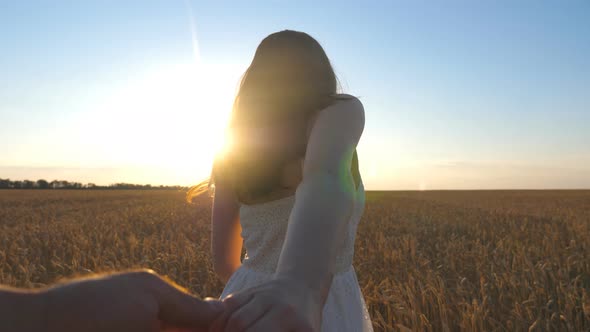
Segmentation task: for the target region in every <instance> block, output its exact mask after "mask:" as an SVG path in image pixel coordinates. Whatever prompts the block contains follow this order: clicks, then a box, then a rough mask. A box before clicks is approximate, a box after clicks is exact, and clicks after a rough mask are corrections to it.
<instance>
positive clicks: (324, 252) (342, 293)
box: [190, 30, 372, 332]
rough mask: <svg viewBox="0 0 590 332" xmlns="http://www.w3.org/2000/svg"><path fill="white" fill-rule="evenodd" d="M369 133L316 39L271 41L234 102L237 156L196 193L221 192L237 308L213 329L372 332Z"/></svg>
mask: <svg viewBox="0 0 590 332" xmlns="http://www.w3.org/2000/svg"><path fill="white" fill-rule="evenodd" d="M363 129H364V109H363V106H362V104H361V103H360V101H359V100H358V99H356V98H354V97H352V96H350V95H342V94H337V80H336V76H335V74H334V71H333V69H332V66H331V64H330V61H329V60H328V57H327V56H326V54H325V52H324V50H323V49H322V47H321V46H320V44H319V43H318V42H317V41H316V40H315V39H313V38H312V37H310V36H309V35H307V34H305V33H302V32H297V31H290V30H285V31H280V32H277V33H273V34H271V35H269V36H268V37H266V38H265V39H264V40H263V41H262V42H261V43H260V45H259V46H258V48H257V50H256V54H255V55H254V59H253V60H252V63H251V65H250V67H249V68H248V70H247V71H246V73H245V74H244V76H243V78H242V82H241V85H240V89H239V92H238V94H237V97H236V99H235V103H234V109H233V113H232V115H231V119H230V123H229V127H228V130H229V135H228V136H229V137H231V143H230V144H229V148H228V149H227V151H226V153H225V154H224V155H223V156H222V157H219V158H217V159H216V160H215V162H214V165H213V171H212V175H211V178H210V179H209V180H208V181H206V182H203V183H201V184H200V185H198V186H196V187H194V188H193V190H191V192H190V195H191V196H194V195H195V194H198V193H199V192H203V190H206V188H207V187H209V188H211V187H213V186H214V200H213V213H212V254H213V265H214V269H215V271H216V273H217V274H218V275H219V277H220V278H221V279H222V280H224V281H225V282H226V286H225V289H224V290H223V293H222V295H221V299H223V300H224V302H225V303H226V306H227V307H226V311H225V312H224V313H223V314H222V315H220V317H218V319H217V321H216V322H215V324H214V325H213V326H212V330H214V331H217V330H218V331H222V330H225V331H242V330H248V331H274V330H278V329H281V328H291V327H292V328H294V329H296V328H300V327H311V328H312V330H314V331H320V330H321V331H339V332H340V331H354V332H359V331H372V325H371V321H370V318H369V315H368V312H367V308H366V305H365V301H364V299H363V296H362V294H361V291H360V288H359V285H358V281H357V277H356V273H355V270H354V268H353V266H352V260H353V254H354V241H355V234H356V229H357V226H358V223H359V220H360V219H361V216H362V214H363V210H364V205H365V192H364V186H363V182H362V179H361V176H360V173H359V169H358V158H357V154H356V146H357V144H358V142H359V139H360V137H361V134H362V132H363ZM242 244H244V246H245V248H246V256H245V258H244V259H243V261H241V260H240V257H241V251H242ZM289 324H291V325H289ZM288 325H289V326H288Z"/></svg>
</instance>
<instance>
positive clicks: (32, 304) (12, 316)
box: [0, 288, 45, 332]
mask: <svg viewBox="0 0 590 332" xmlns="http://www.w3.org/2000/svg"><path fill="white" fill-rule="evenodd" d="M43 294H44V293H43V292H41V291H24V290H17V289H11V288H0V331H18V332H29V331H31V332H39V331H44V330H45V329H44V328H45V326H44V321H45V309H44V305H43V297H44V296H43Z"/></svg>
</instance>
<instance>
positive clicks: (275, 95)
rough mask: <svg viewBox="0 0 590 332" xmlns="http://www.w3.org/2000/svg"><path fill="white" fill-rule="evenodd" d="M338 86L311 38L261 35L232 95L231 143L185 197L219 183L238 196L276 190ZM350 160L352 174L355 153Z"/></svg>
mask: <svg viewBox="0 0 590 332" xmlns="http://www.w3.org/2000/svg"><path fill="white" fill-rule="evenodd" d="M337 90H338V81H337V78H336V75H335V73H334V70H333V68H332V65H331V64H330V60H329V59H328V56H327V55H326V53H325V52H324V50H323V48H322V46H321V45H320V44H319V43H318V42H317V41H316V40H315V39H314V38H312V37H311V36H309V35H308V34H306V33H303V32H298V31H292V30H283V31H280V32H276V33H273V34H271V35H269V36H268V37H266V38H264V39H263V40H262V42H261V43H260V45H259V46H258V48H257V49H256V53H255V54H254V59H253V60H252V63H251V64H250V66H249V67H248V69H247V70H246V72H245V73H244V75H243V76H242V80H241V83H240V88H239V90H238V93H237V96H236V98H235V100H234V104H233V109H232V114H231V117H230V121H229V124H228V128H227V130H228V135H227V137H230V138H231V142H229V144H228V147H227V148H226V151H225V152H224V153H223V154H220V155H218V156H217V157H216V158H215V160H214V162H213V168H212V172H211V176H210V177H209V178H208V179H206V180H204V181H202V182H201V183H199V184H198V185H196V186H193V187H191V188H190V190H189V192H188V194H187V199H188V200H189V201H192V199H193V198H194V197H195V196H198V195H199V194H202V193H204V192H207V191H209V192H210V193H211V194H212V193H213V190H212V189H214V185H215V183H222V182H223V183H227V184H228V185H229V186H230V187H231V188H232V190H233V191H234V193H235V194H236V196H237V197H238V199H239V200H240V201H244V200H248V199H252V198H256V197H260V196H263V195H265V194H268V193H270V192H272V191H273V190H276V189H277V188H278V187H279V185H280V183H279V182H280V178H279V177H280V175H281V173H280V172H281V170H282V166H283V165H284V164H285V163H287V162H289V161H292V160H295V159H299V158H302V157H303V156H304V155H305V148H306V145H307V132H308V129H309V124H310V123H309V122H310V119H311V117H312V116H313V115H314V114H315V113H316V112H317V111H319V110H321V109H323V108H325V107H327V106H329V105H330V104H331V103H333V102H334V101H335V100H336V99H341V98H343V97H339V96H338V95H337ZM264 133H266V135H263V134H264ZM268 137H272V139H268ZM354 162H355V164H354V165H353V168H354V170H355V171H356V174H355V177H356V175H357V174H358V159H357V156H356V152H355V154H354Z"/></svg>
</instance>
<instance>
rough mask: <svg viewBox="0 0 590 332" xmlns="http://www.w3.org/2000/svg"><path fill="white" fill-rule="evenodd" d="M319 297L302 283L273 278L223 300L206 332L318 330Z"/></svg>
mask: <svg viewBox="0 0 590 332" xmlns="http://www.w3.org/2000/svg"><path fill="white" fill-rule="evenodd" d="M322 298H323V296H321V294H318V292H316V291H314V290H312V289H311V288H309V287H307V286H306V285H305V284H304V283H302V282H299V281H297V280H294V279H288V278H284V277H283V278H275V279H273V280H271V281H270V282H267V283H264V284H262V285H260V286H257V287H253V288H250V289H246V290H244V291H241V292H238V293H235V294H231V295H230V296H229V297H227V298H226V299H225V300H224V301H223V304H224V305H225V311H224V313H222V314H221V315H220V316H219V317H218V318H217V319H216V320H215V321H214V322H213V323H212V324H211V326H210V330H209V331H211V332H223V331H232V332H234V331H248V332H253V331H296V332H313V331H319V330H320V325H321V320H322V316H321V314H322V309H323V301H322Z"/></svg>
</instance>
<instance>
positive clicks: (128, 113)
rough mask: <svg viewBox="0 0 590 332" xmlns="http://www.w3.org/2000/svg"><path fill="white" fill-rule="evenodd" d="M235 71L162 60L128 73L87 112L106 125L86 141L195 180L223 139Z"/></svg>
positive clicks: (94, 123)
mask: <svg viewBox="0 0 590 332" xmlns="http://www.w3.org/2000/svg"><path fill="white" fill-rule="evenodd" d="M240 74H241V73H240V71H239V70H237V68H236V67H235V66H233V67H232V66H227V65H208V64H163V65H160V66H158V67H157V68H154V69H153V70H147V71H146V72H145V73H142V74H141V75H137V76H136V77H132V78H129V79H128V80H126V81H125V82H124V83H123V84H119V85H118V86H117V87H116V88H115V89H113V92H112V93H111V94H110V95H109V96H108V97H107V98H105V100H104V102H103V103H102V104H100V105H97V107H96V108H95V109H94V110H93V111H92V112H90V113H88V114H87V115H86V121H85V122H86V123H87V124H88V125H89V126H91V127H93V128H96V129H99V131H102V130H103V129H105V128H106V129H107V130H108V133H100V132H97V133H95V134H93V135H86V137H87V139H88V142H86V143H87V144H88V145H89V146H97V147H108V149H109V151H108V155H109V159H111V160H116V161H117V162H123V163H125V164H126V165H129V166H134V165H142V166H146V165H147V166H149V167H155V168H159V169H161V170H162V171H164V172H172V173H174V178H176V179H177V180H178V181H179V182H181V183H190V182H194V181H196V180H198V179H200V178H202V177H203V176H207V175H208V172H209V170H210V167H211V162H212V160H213V157H214V155H215V154H216V153H217V152H219V151H220V149H221V147H222V146H223V145H224V128H225V126H226V123H227V120H228V118H229V115H230V112H231V106H232V103H233V99H234V94H235V88H236V86H237V83H238V80H239V77H240ZM105 152H107V151H105Z"/></svg>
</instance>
